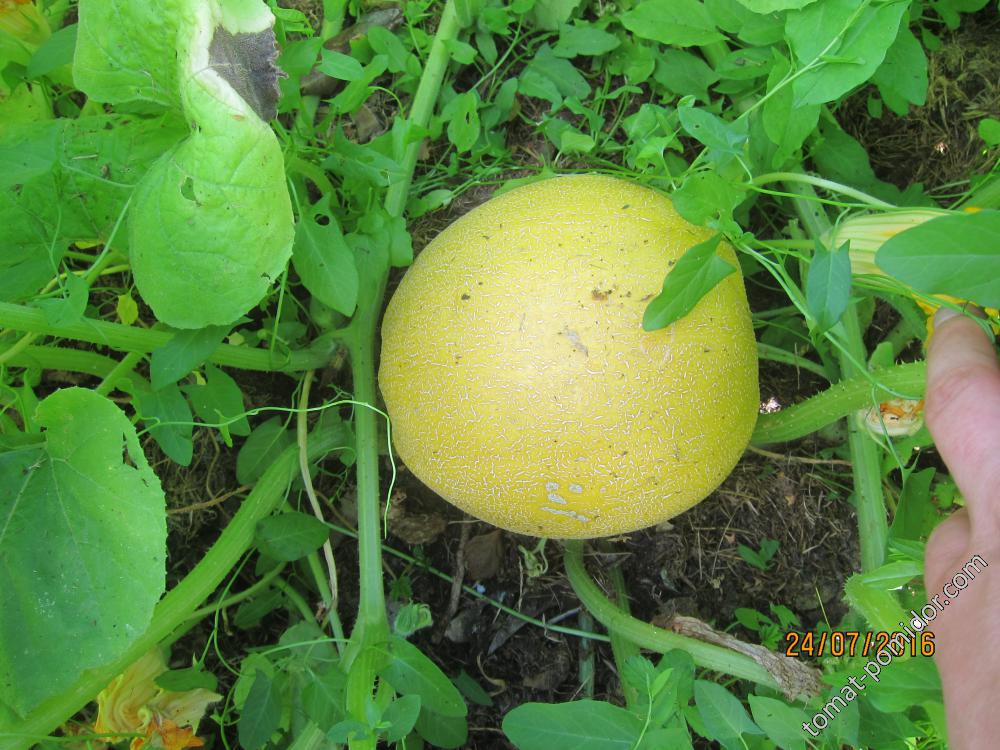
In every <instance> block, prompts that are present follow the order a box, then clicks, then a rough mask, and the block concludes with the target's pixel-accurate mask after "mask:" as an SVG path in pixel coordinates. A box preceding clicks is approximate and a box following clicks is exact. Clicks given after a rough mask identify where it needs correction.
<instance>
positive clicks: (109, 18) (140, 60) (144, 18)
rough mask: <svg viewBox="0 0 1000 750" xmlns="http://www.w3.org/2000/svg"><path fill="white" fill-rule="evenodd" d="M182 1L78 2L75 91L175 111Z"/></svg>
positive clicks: (95, 96)
mask: <svg viewBox="0 0 1000 750" xmlns="http://www.w3.org/2000/svg"><path fill="white" fill-rule="evenodd" d="M183 5H184V3H183V2H182V1H181V0H161V2H158V3H134V2H130V1H129V0H96V1H94V0H90V1H89V2H88V0H81V2H80V4H79V13H80V25H79V29H78V31H77V43H76V53H75V55H74V59H73V80H74V83H76V86H77V88H79V89H80V90H82V91H85V92H87V94H88V95H89V96H91V97H93V98H94V99H97V100H98V101H102V102H109V103H112V104H118V103H120V102H129V101H135V100H145V101H151V102H157V103H159V104H164V105H167V106H178V105H179V104H180V100H179V98H178V90H177V72H178V71H177V65H176V64H174V65H171V64H168V63H167V61H170V60H172V59H173V56H174V49H175V44H176V43H177V34H178V30H179V27H180V26H181V24H182V20H181V13H180V10H181V8H182V6H183Z"/></svg>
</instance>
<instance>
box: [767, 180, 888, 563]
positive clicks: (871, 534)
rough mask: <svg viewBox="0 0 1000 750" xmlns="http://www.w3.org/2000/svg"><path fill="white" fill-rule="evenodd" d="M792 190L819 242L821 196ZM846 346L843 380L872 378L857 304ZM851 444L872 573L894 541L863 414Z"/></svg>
mask: <svg viewBox="0 0 1000 750" xmlns="http://www.w3.org/2000/svg"><path fill="white" fill-rule="evenodd" d="M785 187H786V189H787V190H788V191H789V192H790V193H793V194H794V195H795V196H796V197H795V198H794V199H793V202H794V205H795V210H796V212H797V213H798V214H799V218H800V219H801V220H802V225H803V227H804V228H805V230H806V231H807V232H808V233H809V235H810V236H811V237H812V238H813V239H819V238H820V237H822V236H823V235H824V234H826V233H827V232H828V231H829V230H830V219H829V217H827V215H826V212H825V211H824V210H823V209H822V208H820V207H818V206H817V203H816V202H817V200H818V199H817V196H816V193H815V191H814V190H813V189H812V186H811V185H809V184H808V183H807V182H805V181H801V180H800V181H797V182H795V181H786V182H785ZM837 328H839V329H840V333H841V334H842V335H841V346H838V347H836V348H837V359H838V361H839V365H840V375H841V378H850V377H852V376H853V375H855V374H861V375H863V376H864V377H866V378H871V375H870V374H869V373H868V371H867V369H866V368H865V361H866V360H867V355H866V352H865V344H864V340H863V338H862V330H861V325H860V323H859V322H858V312H857V306H856V304H853V303H852V304H851V305H850V306H849V307H848V308H847V310H846V311H845V312H844V314H843V316H842V317H841V320H840V323H839V324H838V325H837ZM847 445H848V449H849V450H850V454H851V465H852V468H851V473H852V474H853V477H854V496H855V500H856V507H857V513H858V542H859V544H860V546H861V569H862V570H865V571H868V570H874V569H875V568H877V567H879V566H880V565H882V563H883V562H884V561H885V549H886V545H887V543H888V539H889V524H888V520H887V519H886V508H885V496H884V494H883V492H882V470H881V462H880V461H879V455H878V447H877V446H876V444H875V442H874V441H873V440H872V439H871V438H870V437H869V435H868V432H867V429H866V428H865V427H864V426H863V425H862V424H861V420H860V418H859V417H858V415H857V414H849V415H848V416H847Z"/></svg>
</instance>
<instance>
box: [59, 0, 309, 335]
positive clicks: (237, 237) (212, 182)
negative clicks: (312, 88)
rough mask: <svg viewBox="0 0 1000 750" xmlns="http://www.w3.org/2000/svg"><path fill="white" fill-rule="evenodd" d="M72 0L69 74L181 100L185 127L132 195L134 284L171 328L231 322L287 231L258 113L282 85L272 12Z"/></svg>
mask: <svg viewBox="0 0 1000 750" xmlns="http://www.w3.org/2000/svg"><path fill="white" fill-rule="evenodd" d="M80 5H81V10H80V33H79V40H78V44H77V53H76V61H75V66H76V71H77V84H78V85H79V86H80V87H81V88H82V89H83V90H84V91H85V92H86V93H87V94H88V95H89V96H90V97H91V98H93V99H96V100H99V101H108V102H112V103H121V102H128V101H133V100H144V101H153V102H157V103H159V104H162V105H164V106H166V107H169V108H170V109H172V110H179V111H180V112H181V113H182V114H183V116H184V119H185V121H186V122H187V123H189V125H190V127H191V132H190V134H189V135H188V137H187V138H186V139H184V140H183V141H182V142H181V143H179V144H178V145H177V146H176V147H175V148H173V149H170V150H168V151H167V152H166V153H164V154H163V155H162V156H161V158H160V159H159V160H158V161H157V162H156V164H155V165H153V167H152V168H151V169H150V171H149V172H148V173H147V174H146V175H145V177H144V178H143V179H142V180H141V181H140V182H139V184H138V186H137V188H136V192H135V195H134V196H133V200H132V207H131V212H130V217H129V240H130V254H131V260H132V268H133V272H134V274H135V281H136V286H137V287H138V289H139V292H140V293H141V294H142V296H143V298H144V299H145V300H146V302H147V303H149V305H150V307H152V308H153V311H154V312H155V313H156V315H157V317H158V318H159V319H160V320H162V321H163V322H165V323H168V324H170V325H172V326H174V327H176V328H201V327H202V326H206V325H210V324H214V325H222V324H226V323H231V322H232V321H234V320H235V319H236V318H238V317H239V316H240V315H241V314H242V313H244V312H246V311H247V310H249V309H250V308H251V307H253V306H254V305H255V304H256V303H257V302H259V301H260V299H261V298H262V297H263V296H264V294H265V293H266V292H267V289H268V287H269V286H270V285H271V283H272V282H273V281H274V279H275V278H276V277H277V276H278V275H279V274H280V273H281V271H282V269H283V268H284V267H285V264H286V263H287V261H288V258H289V256H290V255H291V249H292V238H293V235H294V223H293V217H292V209H291V201H290V200H289V197H288V191H287V188H286V187H285V177H284V162H283V158H282V154H281V148H280V146H279V144H278V140H277V138H276V137H275V135H274V133H273V131H272V130H271V128H270V126H269V125H268V124H267V122H266V121H265V120H266V119H270V118H271V117H273V116H274V101H275V100H276V99H275V97H276V91H277V89H276V81H277V70H276V69H275V68H274V67H273V61H274V53H275V50H274V45H273V40H274V37H273V32H272V31H271V26H272V24H273V23H274V16H273V15H272V14H271V12H270V10H269V9H268V8H267V6H266V5H265V4H264V3H262V2H257V1H255V0H250V1H249V2H247V1H246V0H211V1H210V2H202V1H201V0H174V1H173V2H171V3H168V4H166V7H163V6H162V5H161V6H157V8H156V9H155V11H151V10H150V6H147V5H145V4H142V3H125V2H122V1H121V0H116V1H114V2H104V0H82V2H81V4H80ZM154 15H155V16H156V18H152V16H154ZM194 295H197V299H198V303H197V304H191V301H192V296H194Z"/></svg>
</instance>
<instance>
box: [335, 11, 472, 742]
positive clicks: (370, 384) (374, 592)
mask: <svg viewBox="0 0 1000 750" xmlns="http://www.w3.org/2000/svg"><path fill="white" fill-rule="evenodd" d="M458 30H459V25H458V20H457V17H456V14H455V7H454V3H453V1H452V0H448V2H447V3H446V4H445V7H444V10H443V12H442V14H441V21H440V23H439V24H438V29H437V33H436V34H435V36H434V41H433V42H432V43H431V48H430V52H429V53H428V58H427V64H426V65H425V66H424V71H423V74H422V75H421V79H420V83H419V84H418V86H417V92H416V94H415V95H414V99H413V105H412V107H411V110H410V116H409V120H410V123H411V124H412V125H414V126H417V127H420V128H426V127H427V125H428V124H429V122H430V118H431V115H432V114H433V112H434V106H435V104H436V102H437V98H438V94H439V92H440V90H441V84H442V82H443V80H444V75H445V72H446V70H447V68H448V61H449V59H450V52H449V47H448V45H449V43H450V41H451V40H453V39H454V38H455V37H456V36H457V34H458ZM419 151H420V144H419V143H411V144H409V145H408V146H407V147H406V149H405V151H404V152H403V153H401V154H397V159H398V161H399V162H400V163H401V164H402V166H403V170H402V172H403V176H402V177H401V178H400V179H399V180H398V181H396V182H394V183H393V184H392V185H390V186H389V189H388V191H387V192H386V197H385V208H386V211H387V212H388V213H389V214H390V215H391V216H402V215H403V210H404V209H405V207H406V199H407V196H408V194H409V190H410V184H411V181H412V178H413V170H414V169H415V168H416V163H417V156H418V154H419ZM386 265H387V264H384V263H382V262H381V259H379V258H367V259H361V261H360V262H359V266H360V267H361V268H360V270H361V282H362V284H364V285H366V288H367V289H369V290H370V293H369V294H368V295H366V299H365V301H364V303H363V304H360V305H359V307H358V311H357V312H356V313H355V316H354V318H353V320H352V321H351V324H350V326H349V327H348V329H347V335H346V337H345V343H346V345H347V348H348V352H349V354H350V359H351V373H352V375H353V379H354V399H355V401H356V402H357V403H358V404H359V405H360V406H359V407H358V408H357V411H356V415H355V420H354V430H355V440H356V447H357V452H356V456H357V462H356V471H357V487H358V500H357V507H358V565H359V567H360V590H361V591H360V601H359V603H358V619H357V621H356V622H355V626H354V630H353V632H352V633H351V642H350V644H349V645H348V648H347V650H346V651H345V655H344V666H345V669H347V670H348V671H350V668H351V665H352V664H353V663H354V661H355V660H356V659H358V658H360V657H363V655H364V654H365V653H366V652H367V648H368V647H369V646H372V645H374V644H378V643H379V642H381V641H384V640H385V639H386V638H387V637H388V634H389V625H388V621H387V619H386V613H385V591H384V589H383V583H382V545H381V525H380V521H381V518H380V513H379V500H380V497H381V494H380V491H379V472H378V452H379V448H378V444H379V434H378V416H377V414H376V412H375V410H374V405H375V403H376V395H377V393H376V390H377V389H376V384H375V342H376V341H377V338H378V323H379V318H380V316H381V312H382V302H383V297H384V295H385V287H386V281H387V272H386V270H384V269H385V266H386ZM366 405H367V406H366ZM370 661H371V660H367V661H362V662H361V664H360V665H359V667H361V669H362V671H361V673H358V672H357V671H356V670H355V671H354V672H351V684H352V687H351V689H349V690H348V691H347V710H348V712H349V713H350V714H351V715H352V716H353V717H355V718H357V719H359V720H361V721H365V720H366V715H365V706H366V704H367V702H368V701H369V700H370V696H371V688H372V686H374V682H375V677H376V672H375V666H376V665H375V664H374V662H371V663H369V662H370ZM353 686H357V687H356V688H355V687H353ZM350 746H351V748H352V749H353V750H361V749H365V748H374V747H375V739H374V738H364V739H359V740H352V741H351V743H350Z"/></svg>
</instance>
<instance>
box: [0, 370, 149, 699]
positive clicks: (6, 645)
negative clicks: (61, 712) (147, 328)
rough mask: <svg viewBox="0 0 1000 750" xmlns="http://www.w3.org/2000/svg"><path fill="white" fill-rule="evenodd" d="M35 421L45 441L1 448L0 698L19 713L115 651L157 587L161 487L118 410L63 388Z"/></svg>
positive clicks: (137, 624)
mask: <svg viewBox="0 0 1000 750" xmlns="http://www.w3.org/2000/svg"><path fill="white" fill-rule="evenodd" d="M35 419H36V422H37V423H38V424H39V425H40V426H41V427H42V428H43V429H44V437H45V442H44V444H42V445H38V446H33V447H25V448H22V449H20V450H16V451H12V452H7V453H0V518H2V519H3V522H2V523H0V560H2V561H3V564H2V565H0V703H6V704H7V705H8V706H10V707H11V708H12V709H14V710H15V711H16V712H18V713H19V714H21V715H22V716H23V715H25V714H27V713H28V712H30V711H31V710H32V709H34V708H35V707H36V706H38V705H39V704H40V703H42V702H43V701H44V700H46V699H48V698H51V697H52V696H55V695H58V694H60V693H61V692H63V691H65V690H67V689H68V688H69V687H70V686H71V685H73V683H74V682H75V681H76V679H77V678H78V677H79V676H80V674H81V673H82V672H83V671H84V670H86V669H92V668H95V667H100V666H103V665H105V664H107V663H109V662H111V661H113V660H114V659H117V658H118V657H119V656H121V655H122V654H123V653H124V652H125V650H126V649H127V648H128V647H129V646H130V645H131V644H132V643H133V642H134V641H135V639H136V638H138V637H139V636H140V635H142V633H144V632H145V631H146V628H147V627H148V625H149V622H150V619H151V617H152V614H153V607H154V605H155V604H156V602H157V601H159V599H160V596H161V595H162V594H163V591H164V588H165V554H166V533H167V529H166V516H165V513H164V505H165V502H164V496H163V490H162V489H160V483H159V480H158V479H157V478H156V475H155V474H154V473H153V471H152V469H150V467H149V464H148V463H147V462H146V457H145V456H144V455H143V453H142V449H141V447H140V446H139V440H138V438H137V437H136V434H135V429H134V428H133V427H132V423H131V422H130V421H129V419H128V417H126V416H125V414H123V413H122V411H121V410H120V409H119V408H118V407H117V406H116V405H115V404H114V403H113V402H111V401H109V400H108V399H106V398H104V397H103V396H100V395H98V394H97V393H95V392H94V391H91V390H88V389H85V388H66V389H63V390H59V391H56V392H55V393H53V394H52V395H51V396H49V397H48V398H46V399H45V400H44V401H42V402H41V403H40V404H39V405H38V409H37V413H36V415H35Z"/></svg>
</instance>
